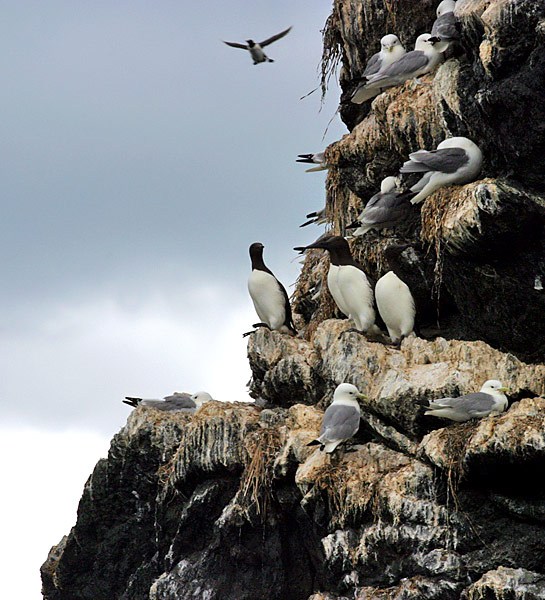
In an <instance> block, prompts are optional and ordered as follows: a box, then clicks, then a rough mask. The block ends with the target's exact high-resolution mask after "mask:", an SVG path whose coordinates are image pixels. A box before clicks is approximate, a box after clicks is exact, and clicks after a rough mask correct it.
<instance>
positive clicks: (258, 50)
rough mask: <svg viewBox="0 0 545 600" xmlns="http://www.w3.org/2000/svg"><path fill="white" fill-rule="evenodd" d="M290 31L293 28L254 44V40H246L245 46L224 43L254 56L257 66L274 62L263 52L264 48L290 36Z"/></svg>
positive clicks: (236, 43) (235, 43)
mask: <svg viewBox="0 0 545 600" xmlns="http://www.w3.org/2000/svg"><path fill="white" fill-rule="evenodd" d="M290 30H291V27H288V28H287V29H284V31H281V32H280V33H277V34H276V35H273V36H271V37H270V38H267V39H266V40H263V41H262V42H254V40H246V43H245V44H239V43H238V42H225V41H224V42H223V43H224V44H227V45H228V46H231V48H241V49H242V50H248V52H249V53H250V55H251V56H252V58H253V60H254V65H257V64H259V63H263V62H274V60H273V59H272V58H269V57H268V56H267V55H266V54H265V52H263V48H265V46H268V45H269V44H272V43H273V42H276V41H277V40H279V39H280V38H283V37H284V36H285V35H288V33H289V32H290Z"/></svg>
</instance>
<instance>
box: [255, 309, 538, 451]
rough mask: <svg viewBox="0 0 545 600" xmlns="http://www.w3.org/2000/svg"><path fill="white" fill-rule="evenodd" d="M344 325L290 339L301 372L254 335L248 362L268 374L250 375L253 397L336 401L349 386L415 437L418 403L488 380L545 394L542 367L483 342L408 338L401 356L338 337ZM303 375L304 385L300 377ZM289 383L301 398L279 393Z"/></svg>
mask: <svg viewBox="0 0 545 600" xmlns="http://www.w3.org/2000/svg"><path fill="white" fill-rule="evenodd" d="M347 327H348V321H339V320H328V321H324V322H323V323H321V324H320V325H319V326H318V327H317V328H316V331H315V333H314V336H313V338H312V340H311V341H310V342H305V341H304V340H298V341H297V342H296V341H295V340H293V339H291V338H288V339H287V340H286V342H284V343H289V344H290V345H292V347H294V348H295V344H297V345H296V348H297V350H296V351H297V353H298V354H297V357H298V360H299V361H304V363H305V372H304V374H303V371H302V370H301V369H288V367H287V365H293V364H294V361H284V363H283V364H284V369H283V370H282V371H280V370H278V369H277V368H276V365H277V364H278V361H277V357H278V346H276V341H277V339H278V337H277V334H276V333H275V332H273V333H272V335H271V333H270V332H262V333H261V332H260V334H256V335H254V336H253V337H252V339H251V340H250V342H249V351H248V355H249V358H250V364H253V361H254V360H257V361H258V362H259V365H260V368H261V369H263V370H264V372H265V373H267V376H266V379H264V380H260V379H258V378H257V376H256V375H257V373H258V372H257V370H256V369H252V370H253V372H254V378H253V381H252V388H253V390H254V392H255V393H257V394H259V395H261V396H263V397H265V398H267V400H269V401H271V402H274V403H275V404H278V405H288V404H289V403H290V402H294V401H296V402H308V403H312V402H316V401H317V399H318V398H316V396H315V395H314V394H315V393H316V392H317V391H318V390H322V389H324V390H328V392H329V394H330V395H331V393H332V391H333V389H334V388H335V386H336V385H338V384H339V383H342V382H343V381H348V382H350V383H353V384H354V385H356V386H357V387H358V389H360V390H362V391H363V392H364V393H365V394H366V395H367V396H368V400H366V401H364V402H363V403H362V408H364V409H367V410H368V411H369V412H370V413H371V414H372V415H375V416H377V417H382V418H383V420H384V419H385V420H386V425H393V426H394V428H397V430H401V431H402V432H403V431H405V432H407V433H409V434H410V435H413V436H414V435H417V434H418V433H419V432H421V431H422V430H423V429H422V427H423V418H422V411H421V409H420V406H419V401H423V400H425V399H433V398H441V397H445V396H452V395H461V394H466V393H469V392H473V391H478V389H480V386H481V385H482V384H483V383H484V381H485V380H486V379H500V380H501V381H502V382H503V384H504V385H506V386H508V387H509V388H510V389H511V390H512V394H513V395H517V394H519V393H522V391H523V390H528V391H529V392H532V393H533V395H536V396H537V395H540V394H542V393H545V366H542V365H540V366H530V365H525V364H524V363H522V362H520V361H519V360H518V359H517V358H515V357H514V356H512V355H509V354H502V353H501V352H498V351H497V350H494V349H493V348H491V347H490V346H488V345H486V344H484V343H483V342H460V341H456V340H449V341H447V340H444V339H442V338H437V339H435V340H433V341H431V342H430V341H427V340H423V339H420V338H416V337H410V338H406V339H405V340H404V341H403V344H402V346H401V349H400V350H398V349H396V348H393V347H392V346H390V345H384V344H379V343H375V342H370V341H367V340H366V339H365V338H364V337H363V336H359V335H357V334H350V333H349V334H346V335H343V336H341V333H342V332H343V331H345V330H346V329H347ZM284 337H286V336H284ZM302 375H303V377H306V378H307V379H301V377H302ZM277 378H279V379H280V380H279V381H277V380H276V379H277ZM285 381H288V382H297V385H298V386H299V390H300V392H299V394H298V396H297V397H293V396H290V395H284V394H283V393H281V394H276V393H275V390H277V389H280V390H282V382H285ZM306 390H310V393H308V394H307V393H306ZM311 394H312V395H311ZM329 397H330V396H329ZM329 397H328V400H329ZM364 419H365V417H364ZM426 421H428V422H429V419H426ZM370 426H371V427H372V428H373V429H374V430H375V431H376V430H377V427H376V426H375V427H374V426H372V425H370ZM377 426H378V423H377ZM377 433H378V431H377ZM379 435H380V434H379ZM387 437H389V438H391V437H392V436H391V435H387ZM399 443H401V444H403V443H405V442H402V441H401V440H400V441H399Z"/></svg>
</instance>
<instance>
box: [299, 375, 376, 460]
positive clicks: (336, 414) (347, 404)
mask: <svg viewBox="0 0 545 600" xmlns="http://www.w3.org/2000/svg"><path fill="white" fill-rule="evenodd" d="M358 398H361V399H365V396H364V395H363V394H360V392H359V390H358V388H357V387H356V386H355V385H352V384H351V383H341V384H340V385H338V386H337V388H336V389H335V392H334V393H333V401H332V402H331V404H330V405H329V406H328V407H327V409H326V411H325V413H324V417H323V419H322V426H321V427H320V436H319V437H318V438H316V439H315V440H313V441H312V442H310V443H309V444H307V446H315V445H318V444H320V450H322V451H325V452H327V453H331V452H333V451H334V450H335V448H336V447H337V446H338V445H339V444H342V443H343V442H345V441H346V440H349V439H350V438H351V437H352V436H354V435H355V434H356V433H357V431H358V429H359V428H360V412H361V411H360V405H359V404H358Z"/></svg>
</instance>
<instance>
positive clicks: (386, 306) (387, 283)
mask: <svg viewBox="0 0 545 600" xmlns="http://www.w3.org/2000/svg"><path fill="white" fill-rule="evenodd" d="M375 299H376V301H377V308H378V312H379V314H380V316H381V317H382V320H383V321H384V324H385V325H386V328H387V329H388V333H389V334H390V339H391V340H392V342H393V343H394V344H401V342H402V340H403V338H404V337H407V336H408V335H409V334H410V333H412V331H413V329H414V317H415V314H416V309H415V305H414V298H413V296H412V294H411V290H410V289H409V286H408V285H407V284H406V283H405V282H404V281H401V279H400V278H399V277H398V276H397V275H396V274H395V273H394V272H393V271H388V273H386V275H383V276H382V277H381V278H380V279H379V280H378V281H377V284H376V286H375Z"/></svg>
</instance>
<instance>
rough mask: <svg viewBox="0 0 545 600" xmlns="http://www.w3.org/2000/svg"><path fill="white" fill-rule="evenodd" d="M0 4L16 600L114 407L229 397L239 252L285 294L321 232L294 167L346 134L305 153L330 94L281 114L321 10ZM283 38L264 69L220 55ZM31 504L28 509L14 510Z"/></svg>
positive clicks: (304, 72) (309, 73)
mask: <svg viewBox="0 0 545 600" xmlns="http://www.w3.org/2000/svg"><path fill="white" fill-rule="evenodd" d="M0 6H1V8H2V27H1V35H0V49H1V55H2V60H1V61H0V70H1V77H2V81H3V84H2V93H1V94H0V111H1V114H2V119H1V120H0V150H1V158H2V159H1V161H0V177H1V181H2V187H3V190H2V218H1V219H0V229H1V234H0V252H1V256H2V261H1V262H0V278H1V281H2V294H1V295H0V328H1V333H2V335H1V337H0V360H1V364H2V376H1V378H0V402H1V405H2V422H1V424H0V436H1V439H2V440H3V441H4V446H3V447H4V448H5V447H6V446H5V444H9V445H8V446H7V447H8V448H9V447H11V448H14V456H11V455H10V453H9V452H6V451H4V452H3V454H2V458H1V460H2V473H3V476H4V477H6V478H8V479H9V481H11V483H12V488H13V490H19V493H18V494H17V493H16V492H14V493H13V494H12V495H11V496H10V497H9V498H4V500H3V502H4V503H5V506H4V509H6V508H7V511H6V510H3V511H0V514H2V518H3V519H6V521H7V522H6V523H5V528H6V529H4V530H7V531H8V532H11V534H13V535H18V536H19V537H20V538H22V537H23V536H24V539H25V541H26V544H27V546H28V543H29V541H30V540H32V542H33V544H32V548H33V549H32V552H34V554H35V555H34V554H33V555H32V556H29V557H28V560H26V561H22V560H21V558H20V556H16V553H12V554H11V555H9V556H7V557H5V558H4V561H0V562H2V563H3V566H4V567H6V568H9V569H10V570H12V571H13V570H15V569H17V570H19V571H20V569H28V571H25V572H24V573H20V575H21V578H19V577H15V576H14V575H13V574H12V575H11V576H10V577H9V580H11V581H14V582H15V583H16V586H17V587H16V588H15V587H14V589H13V594H12V596H13V597H15V596H17V597H20V598H25V599H26V598H34V597H36V598H38V597H39V592H38V590H39V581H38V578H37V570H38V567H39V564H40V563H41V562H42V561H43V560H44V559H45V557H46V554H47V551H48V549H49V547H50V546H51V545H53V544H55V543H56V542H57V541H58V540H59V539H60V537H61V536H62V535H63V534H64V533H67V532H68V530H69V527H70V525H72V524H73V523H74V522H75V510H76V505H77V499H78V497H79V495H80V493H81V489H82V486H83V483H84V481H85V479H86V477H87V475H88V474H89V472H90V470H91V467H92V465H93V464H94V463H95V462H96V460H98V458H99V457H100V456H102V455H104V454H105V452H106V450H107V447H108V443H109V440H110V438H111V437H112V435H113V434H114V433H116V432H117V431H118V429H119V428H120V427H121V426H122V425H123V424H124V423H125V420H126V417H127V414H128V411H129V410H130V409H129V408H128V407H127V406H125V405H124V404H122V403H121V400H122V398H123V396H125V395H136V396H138V395H143V396H147V397H153V396H163V395H165V394H168V393H171V392H172V391H174V390H180V391H182V390H184V391H190V392H194V391H197V390H201V389H203V390H207V391H209V392H211V393H212V394H213V395H214V396H215V397H217V398H219V399H226V400H236V399H244V398H245V397H246V382H247V380H248V378H249V376H250V371H249V368H248V365H247V361H246V356H245V352H246V343H245V341H243V340H242V337H241V334H242V332H244V331H246V330H248V328H249V326H250V325H251V324H252V323H253V322H255V320H256V315H255V313H254V311H253V307H252V305H251V302H250V300H249V297H248V295H247V290H246V280H247V276H248V272H249V265H250V263H249V258H248V246H249V244H250V243H252V242H254V241H257V240H259V241H261V242H263V243H264V244H265V260H266V262H267V264H268V265H269V267H270V268H271V269H272V270H273V271H274V272H275V273H276V275H277V276H278V277H279V278H280V279H282V280H283V281H284V283H285V284H286V286H287V287H288V286H289V285H290V284H292V283H293V282H294V280H295V278H296V277H297V274H298V271H299V266H300V265H299V263H298V262H297V261H293V258H294V256H295V253H294V252H293V250H292V247H293V246H294V245H300V244H302V243H306V242H309V241H311V240H313V239H315V238H316V237H317V236H318V235H319V234H320V233H321V229H319V228H316V227H308V228H306V229H303V230H301V229H299V228H298V225H299V224H300V223H301V222H303V221H304V220H305V214H306V213H307V212H310V211H311V210H316V209H319V208H321V207H322V206H323V204H324V174H323V173H311V174H306V173H304V169H305V167H304V166H303V165H299V164H297V163H295V158H296V156H297V154H300V153H306V152H317V151H320V150H322V149H323V148H324V147H325V145H327V144H328V143H331V142H332V141H334V140H335V139H338V138H339V137H341V135H342V134H343V133H344V132H345V131H346V130H345V128H344V126H343V125H342V123H340V121H339V119H338V117H335V118H334V120H333V123H332V124H331V126H330V128H329V132H328V134H327V136H326V138H325V140H322V135H323V133H324V130H325V129H326V126H327V124H328V121H329V120H330V118H331V117H332V116H333V115H334V113H335V110H336V106H337V102H338V90H337V89H336V88H335V87H333V89H332V90H331V92H330V95H329V97H328V101H327V102H326V104H325V106H324V107H323V109H322V112H319V109H320V99H319V93H318V92H316V93H315V94H313V95H312V96H310V97H309V98H307V99H305V100H302V101H300V100H299V98H300V97H301V96H303V95H304V94H306V93H307V92H309V91H310V90H311V89H313V88H314V87H316V85H317V84H318V76H317V66H318V63H319V60H320V56H321V35H320V29H321V28H322V27H323V25H324V23H325V20H326V18H327V16H328V14H329V12H330V10H331V4H330V2H316V1H315V0H308V1H298V2H293V0H290V1H288V0H276V1H275V2H270V0H267V1H265V0H263V1H254V2H252V3H251V4H250V3H248V2H242V0H239V1H231V2H218V1H215V2H207V1H201V2H193V3H189V2H184V3H182V2H180V1H179V0H177V1H165V0H160V1H154V2H152V1H151V0H150V1H147V2H143V1H138V0H127V1H123V0H116V2H111V1H100V0H97V1H94V2H92V3H91V2H82V1H77V0H67V1H65V2H62V1H55V0H52V1H50V2H42V1H38V0H28V1H21V2H17V3H16V2H2V1H0ZM290 25H293V30H292V32H291V33H290V34H289V35H288V36H287V37H286V38H284V39H283V40H281V41H279V42H277V43H275V44H274V45H271V46H270V47H269V48H268V49H267V51H268V54H269V55H270V56H271V57H272V58H274V59H275V62H274V63H272V64H260V65H257V66H254V65H252V61H251V59H250V57H249V55H248V54H247V53H245V52H243V51H242V50H237V49H233V48H229V47H227V46H225V45H224V44H222V43H221V40H228V41H239V42H243V41H244V40H246V39H248V38H254V39H256V40H261V39H265V38H267V37H269V36H270V35H272V34H274V33H277V32H278V31H281V30H282V29H285V28H286V27H288V26H290ZM292 261H293V262H292ZM288 289H290V288H289V287H288ZM17 440H18V441H19V443H18V444H17ZM46 459H47V460H46ZM14 461H16V464H17V468H16V469H14V468H13V467H14ZM78 467H80V468H79V469H78ZM48 471H49V476H50V479H49V480H48V479H47V478H44V473H46V474H47V473H48ZM48 481H50V484H49V485H48ZM36 494H38V495H39V499H40V500H39V502H37V503H32V507H33V508H32V511H29V510H28V506H27V504H26V503H25V502H23V501H21V500H17V499H16V498H17V496H18V495H19V496H20V497H25V498H26V500H28V498H29V497H30V498H34V496H35V495H36ZM0 502H2V501H1V500H0ZM54 507H55V508H54ZM18 510H20V511H22V510H25V512H24V513H22V514H21V513H18ZM46 522H47V526H46ZM2 527H4V524H2ZM14 554H15V555H14ZM10 557H11V560H12V561H13V566H9V567H8V563H9V560H10ZM21 585H28V593H27V592H26V591H25V590H23V589H22V588H21ZM8 592H9V590H5V593H7V594H8V595H9V593H8Z"/></svg>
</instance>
